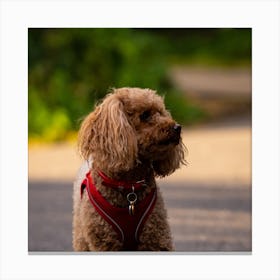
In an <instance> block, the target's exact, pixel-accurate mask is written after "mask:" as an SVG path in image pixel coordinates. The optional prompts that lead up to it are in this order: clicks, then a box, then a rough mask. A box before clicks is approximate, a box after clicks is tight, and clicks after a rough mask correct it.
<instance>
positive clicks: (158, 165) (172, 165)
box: [153, 141, 187, 177]
mask: <svg viewBox="0 0 280 280" xmlns="http://www.w3.org/2000/svg"><path fill="white" fill-rule="evenodd" d="M185 153H186V147H185V146H184V144H183V142H182V141H180V143H179V144H178V145H177V146H176V147H175V148H174V149H172V150H169V151H168V152H166V153H164V155H163V156H162V158H161V159H160V160H156V161H154V162H153V168H154V172H155V176H157V177H164V176H168V175H170V174H172V173H173V172H174V171H175V170H176V169H178V168H179V167H180V166H181V164H183V165H186V164H187V162H186V161H185V159H184V157H185Z"/></svg>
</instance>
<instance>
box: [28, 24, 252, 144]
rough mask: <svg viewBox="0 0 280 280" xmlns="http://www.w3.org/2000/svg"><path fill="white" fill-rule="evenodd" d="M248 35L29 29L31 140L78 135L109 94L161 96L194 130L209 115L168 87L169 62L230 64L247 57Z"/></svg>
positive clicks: (223, 32)
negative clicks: (136, 91) (128, 91)
mask: <svg viewBox="0 0 280 280" xmlns="http://www.w3.org/2000/svg"><path fill="white" fill-rule="evenodd" d="M215 30H216V31H215ZM246 32H247V31H246ZM246 32H239V31H238V30H237V31H236V30H233V31H230V29H229V31H227V29H226V30H225V31H223V30H222V29H221V30H220V29H210V30H209V32H208V33H209V34H210V36H208V37H207V36H206V37H205V34H208V33H207V32H206V31H205V30H204V29H197V30H196V31H194V30H192V29H190V30H188V29H127V28H115V29H114V28H107V29H104V28H92V29H88V28H84V29H73V28H63V29H39V28H36V29H33V28H31V29H29V31H28V86H29V89H28V91H29V97H28V106H29V107H28V127H29V136H30V137H42V138H43V139H44V140H61V139H64V138H65V137H66V136H67V134H68V133H69V131H76V130H77V129H78V125H79V120H80V119H81V118H82V117H83V116H84V115H85V114H87V113H88V112H89V111H91V110H92V107H93V105H94V103H95V102H96V101H97V100H98V99H100V98H102V97H103V96H104V95H105V94H106V93H107V92H108V89H110V88H112V87H116V88H117V87H123V86H130V87H134V86H136V87H144V88H152V89H156V90H157V91H158V92H159V93H165V96H166V97H165V99H166V103H167V107H169V108H170V110H171V111H172V114H173V115H174V116H175V118H176V119H177V121H178V122H180V123H183V124H191V123H193V122H196V121H198V120H200V119H203V118H205V115H204V113H203V112H202V111H201V110H200V109H199V108H196V107H194V106H193V105H192V104H190V103H189V102H187V101H186V100H185V98H183V96H182V94H180V93H179V92H178V90H177V89H176V88H175V87H174V85H172V83H171V82H170V81H169V78H168V75H167V69H168V66H169V64H168V63H169V62H170V61H172V60H174V55H175V56H176V59H177V60H180V59H181V60H182V61H185V60H186V59H187V60H188V61H190V60H191V59H190V57H196V56H198V55H199V53H200V54H201V57H203V55H204V56H205V57H206V60H207V59H209V57H211V55H212V57H213V56H217V55H218V54H219V53H220V52H221V53H224V57H232V56H235V55H236V53H238V52H237V51H236V50H237V49H240V50H239V56H240V57H248V51H247V49H248V42H249V41H250V38H249V39H248V34H249V33H248V32H247V33H246ZM241 33H242V34H241ZM178 34H179V35H180V36H179V37H178V36H177V37H176V35H178ZM201 34H202V35H203V36H202V35H201ZM211 34H212V35H211ZM232 34H233V35H232ZM240 34H241V35H240ZM249 35H250V34H249ZM238 36H241V37H238ZM242 36H243V37H242ZM211 38H212V39H211ZM213 38H214V39H213ZM228 38H231V42H232V44H231V43H230V42H228ZM238 38H241V39H242V40H241V41H242V42H243V43H242V42H240V40H239V39H238ZM211 40H212V41H211ZM248 40H249V41H248ZM202 42H204V45H203V44H202V45H201V44H200V43H202ZM206 42H208V43H207V44H206ZM213 42H215V44H214V43H213ZM244 42H245V43H244ZM219 43H220V44H221V47H220V46H219ZM205 46H206V47H205ZM211 46H212V48H211ZM240 46H241V48H240ZM199 48H200V49H199ZM207 48H208V51H207ZM222 48H224V52H222ZM244 49H245V51H244ZM209 53H210V56H209ZM246 55H247V56H246ZM218 56H219V55H218ZM176 59H175V60H176Z"/></svg>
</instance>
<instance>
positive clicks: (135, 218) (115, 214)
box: [81, 172, 157, 251]
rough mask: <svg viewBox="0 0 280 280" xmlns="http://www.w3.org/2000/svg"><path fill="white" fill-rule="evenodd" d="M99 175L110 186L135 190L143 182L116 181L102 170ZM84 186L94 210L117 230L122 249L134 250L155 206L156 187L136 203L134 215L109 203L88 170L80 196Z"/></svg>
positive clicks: (126, 209)
mask: <svg viewBox="0 0 280 280" xmlns="http://www.w3.org/2000/svg"><path fill="white" fill-rule="evenodd" d="M99 176H100V177H101V178H102V179H103V184H104V185H106V186H110V187H112V188H121V189H127V190H128V189H130V190H132V189H134V190H136V191H137V190H139V189H140V187H141V186H142V184H143V181H139V182H136V183H132V182H116V181H113V180H112V179H110V178H108V177H107V176H106V175H105V174H103V173H102V172H99ZM85 188H86V189H87V193H88V197H89V199H90V202H91V204H92V205H93V207H94V208H95V210H96V211H97V212H98V213H99V214H100V215H101V216H102V218H103V219H104V220H105V221H107V222H108V223H109V224H110V225H111V226H112V227H113V228H114V230H115V231H116V232H117V234H118V236H119V240H120V241H121V242H123V250H125V251H132V250H136V249H137V245H138V243H139V235H140V233H141V231H142V229H143V226H144V224H145V222H146V220H147V218H148V217H149V215H150V214H151V212H152V210H153V208H154V206H155V202H156V198H157V192H156V188H154V189H152V191H151V192H150V193H149V194H148V195H147V196H146V197H145V198H144V199H143V200H141V201H140V202H138V203H136V205H135V211H134V215H131V214H130V213H129V211H128V208H121V207H116V206H114V205H112V204H110V203H109V202H108V201H107V200H106V199H105V198H104V197H103V196H102V195H101V193H100V192H99V191H98V190H97V189H96V186H95V185H94V183H93V180H92V178H91V174H90V172H88V173H87V174H86V178H85V179H84V181H83V182H82V185H81V197H82V194H83V190H84V189H85Z"/></svg>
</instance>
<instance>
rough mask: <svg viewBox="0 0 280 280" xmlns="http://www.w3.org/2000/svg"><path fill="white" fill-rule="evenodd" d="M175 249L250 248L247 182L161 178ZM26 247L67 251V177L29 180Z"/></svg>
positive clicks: (69, 192)
mask: <svg viewBox="0 0 280 280" xmlns="http://www.w3.org/2000/svg"><path fill="white" fill-rule="evenodd" d="M160 187H161V190H162V192H163V196H164V199H165V202H166V207H167V209H168V215H169V218H170V224H171V229H172V233H173V237H174V243H175V247H176V251H185V252H236V251H247V252H248V251H251V247H252V246H251V240H252V238H251V188H250V186H244V185H241V186H228V185H219V184H217V185H204V184H198V183H195V182H193V183H190V182H187V183H186V184H184V183H175V184H170V183H168V182H165V183H163V182H161V183H160ZM28 231H29V232H28V237H29V239H28V249H29V251H35V252H36V251H49V252H50V251H63V252H67V251H72V244H71V240H72V182H65V183H61V182H45V181H30V182H29V194H28Z"/></svg>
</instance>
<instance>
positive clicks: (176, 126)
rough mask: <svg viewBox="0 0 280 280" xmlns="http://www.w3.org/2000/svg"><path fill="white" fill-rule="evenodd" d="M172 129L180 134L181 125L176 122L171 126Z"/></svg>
mask: <svg viewBox="0 0 280 280" xmlns="http://www.w3.org/2000/svg"><path fill="white" fill-rule="evenodd" d="M173 129H174V131H175V132H176V133H177V134H180V133H181V129H182V127H181V126H180V125H179V124H178V123H176V124H175V125H174V126H173Z"/></svg>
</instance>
